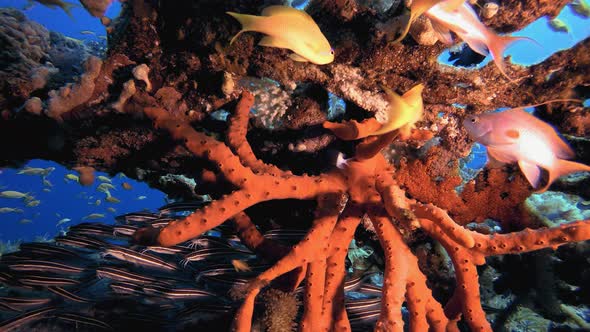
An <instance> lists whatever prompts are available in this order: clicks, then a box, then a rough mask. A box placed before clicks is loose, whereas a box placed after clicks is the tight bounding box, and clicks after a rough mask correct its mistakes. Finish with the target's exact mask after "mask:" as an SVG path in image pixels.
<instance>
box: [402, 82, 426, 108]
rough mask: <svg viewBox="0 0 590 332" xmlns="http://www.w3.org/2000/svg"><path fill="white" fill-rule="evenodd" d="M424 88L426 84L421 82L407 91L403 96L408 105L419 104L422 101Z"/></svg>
mask: <svg viewBox="0 0 590 332" xmlns="http://www.w3.org/2000/svg"><path fill="white" fill-rule="evenodd" d="M423 90H424V84H422V83H420V84H418V85H416V86H414V87H413V88H411V89H410V90H408V91H406V93H404V95H403V96H402V98H403V99H404V101H405V102H406V103H407V104H408V105H412V106H418V104H419V103H421V102H422V91H423Z"/></svg>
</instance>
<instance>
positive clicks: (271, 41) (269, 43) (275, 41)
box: [258, 36, 291, 48]
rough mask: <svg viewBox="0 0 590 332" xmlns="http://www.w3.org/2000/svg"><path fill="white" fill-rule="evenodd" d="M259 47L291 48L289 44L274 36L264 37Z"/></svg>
mask: <svg viewBox="0 0 590 332" xmlns="http://www.w3.org/2000/svg"><path fill="white" fill-rule="evenodd" d="M258 45H259V46H265V47H278V48H291V46H290V45H289V43H288V42H286V41H285V40H283V39H281V38H277V37H272V36H266V37H263V38H262V39H261V40H260V42H258Z"/></svg>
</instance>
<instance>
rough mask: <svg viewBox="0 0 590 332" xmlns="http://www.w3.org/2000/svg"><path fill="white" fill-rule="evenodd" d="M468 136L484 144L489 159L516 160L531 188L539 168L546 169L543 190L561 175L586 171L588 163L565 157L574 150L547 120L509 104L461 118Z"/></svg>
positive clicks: (589, 168)
mask: <svg viewBox="0 0 590 332" xmlns="http://www.w3.org/2000/svg"><path fill="white" fill-rule="evenodd" d="M463 125H464V126H465V128H466V129H467V132H468V133H469V136H470V137H471V139H473V140H474V141H477V142H479V143H481V144H483V145H485V146H486V148H487V150H488V156H489V157H490V159H491V160H492V161H498V162H501V163H512V162H518V166H519V167H520V170H521V171H522V172H523V174H524V176H525V177H526V178H527V180H528V181H529V183H530V184H531V185H532V186H533V188H535V189H537V188H539V181H540V179H541V169H540V168H543V169H545V170H546V171H547V172H548V173H549V179H548V180H547V183H546V184H545V186H543V187H541V188H540V189H539V191H540V192H543V191H545V190H547V188H549V186H550V185H551V183H553V181H555V180H556V179H557V178H559V177H560V176H562V175H566V174H569V173H574V172H582V171H590V166H587V165H584V164H580V163H576V162H573V161H568V160H565V159H571V158H574V157H575V153H574V151H573V150H572V149H571V148H570V147H569V146H568V145H567V143H566V142H565V141H564V140H563V139H562V138H560V137H559V136H558V134H557V132H556V131H555V129H553V127H551V126H550V125H549V124H547V123H545V122H543V121H541V120H539V119H538V118H536V117H535V116H533V115H531V114H529V113H527V112H525V111H524V110H523V109H522V108H513V109H510V110H507V111H503V112H499V113H485V114H478V115H470V116H468V117H467V118H465V120H464V121H463Z"/></svg>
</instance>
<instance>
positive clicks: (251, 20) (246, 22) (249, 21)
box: [225, 12, 260, 45]
mask: <svg viewBox="0 0 590 332" xmlns="http://www.w3.org/2000/svg"><path fill="white" fill-rule="evenodd" d="M225 13H226V14H228V15H230V16H231V17H233V18H235V19H236V20H238V22H240V24H241V25H242V30H240V31H238V33H236V35H235V36H233V38H232V39H231V40H230V42H229V44H230V45H231V44H233V42H234V41H235V40H236V38H238V36H239V35H241V34H242V33H243V32H246V31H256V24H257V22H258V20H259V19H260V18H259V17H258V16H255V15H247V14H239V13H234V12H225Z"/></svg>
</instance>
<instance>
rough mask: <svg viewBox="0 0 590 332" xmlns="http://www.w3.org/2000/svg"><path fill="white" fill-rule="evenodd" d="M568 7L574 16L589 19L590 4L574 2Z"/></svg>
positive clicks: (579, 1) (579, 0) (582, 0)
mask: <svg viewBox="0 0 590 332" xmlns="http://www.w3.org/2000/svg"><path fill="white" fill-rule="evenodd" d="M570 6H571V7H572V9H573V10H574V12H575V13H576V14H578V15H580V16H583V17H590V4H588V2H586V0H574V1H572V3H571V4H570Z"/></svg>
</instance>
